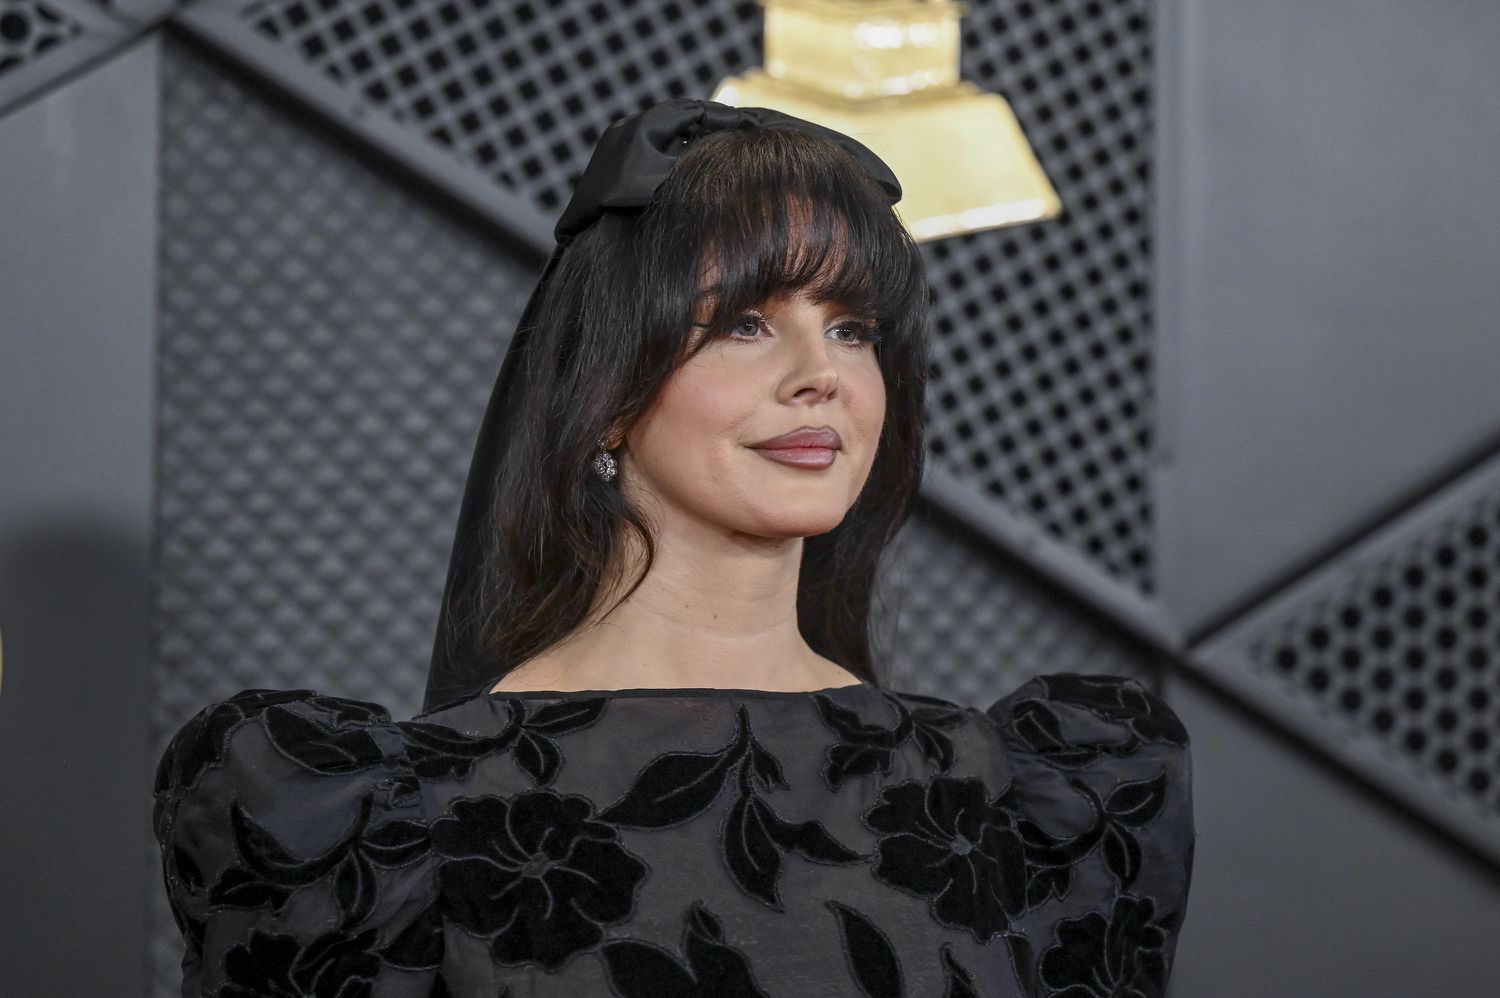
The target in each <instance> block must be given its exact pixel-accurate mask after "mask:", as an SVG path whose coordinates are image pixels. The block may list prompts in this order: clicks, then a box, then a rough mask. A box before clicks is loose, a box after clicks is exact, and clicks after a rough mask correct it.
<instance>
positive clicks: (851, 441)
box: [619, 292, 885, 538]
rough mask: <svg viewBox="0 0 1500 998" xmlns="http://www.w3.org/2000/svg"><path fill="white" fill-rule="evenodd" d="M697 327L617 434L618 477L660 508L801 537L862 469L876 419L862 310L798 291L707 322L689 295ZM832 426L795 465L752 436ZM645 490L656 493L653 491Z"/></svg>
mask: <svg viewBox="0 0 1500 998" xmlns="http://www.w3.org/2000/svg"><path fill="white" fill-rule="evenodd" d="M697 304H698V308H697V314H696V315H695V317H694V323H695V326H694V328H693V330H692V334H693V336H694V338H695V341H696V339H697V338H701V337H703V336H705V335H712V336H713V341H712V342H710V343H709V344H708V345H707V346H705V347H704V348H703V349H702V350H700V351H699V352H698V353H697V354H696V355H694V356H693V357H692V359H690V360H688V361H687V362H686V363H685V364H684V365H683V366H682V367H680V368H679V369H678V370H677V371H676V372H674V373H673V375H672V377H671V378H670V379H669V380H668V382H667V383H666V385H665V386H664V387H663V389H662V392H661V394H660V395H659V396H658V397H657V399H656V401H655V402H654V403H653V405H652V407H651V408H650V409H649V410H648V411H647V412H646V413H645V414H644V415H643V416H642V417H641V418H640V419H639V420H637V422H636V423H635V425H634V426H632V427H631V428H630V429H629V430H628V431H627V433H626V435H625V446H624V449H623V451H622V452H621V453H620V455H619V456H620V458H621V478H622V483H623V485H624V487H625V488H627V489H639V490H641V491H643V492H645V493H646V500H647V501H646V503H645V505H646V506H647V508H653V509H659V510H660V513H661V514H662V515H665V516H668V517H686V518H689V519H690V520H693V521H698V522H703V523H710V524H718V525H720V526H722V527H723V528H724V529H726V530H728V531H731V532H735V533H743V534H750V535H754V536H758V537H767V538H778V537H793V536H798V537H806V536H812V535H816V534H822V533H826V532H827V531H829V530H832V529H833V528H834V527H836V526H838V524H839V523H840V521H842V520H843V518H844V515H845V514H846V513H847V512H848V511H849V508H850V507H851V506H852V505H853V504H854V501H855V499H856V498H857V497H858V496H859V492H860V489H862V488H863V487H864V484H865V480H866V479H867V478H868V477H869V474H870V468H871V466H872V464H873V463H874V460H875V451H876V447H877V444H878V442H879V440H880V431H881V427H882V426H883V425H884V422H885V382H884V381H883V380H882V378H881V373H880V367H879V364H878V362H877V360H876V357H875V347H874V345H873V344H871V343H869V342H867V341H866V339H865V336H866V326H865V324H864V323H863V322H862V321H861V319H860V317H859V316H858V315H856V314H855V313H853V312H850V311H848V310H847V309H844V308H841V307H840V306H837V305H833V304H827V305H820V304H817V303H815V302H813V301H811V300H810V299H808V298H807V297H806V296H805V295H804V294H803V293H800V292H799V293H797V294H795V295H792V296H788V297H784V298H780V299H774V300H771V301H766V302H762V303H761V305H759V306H758V307H757V308H756V309H755V310H753V311H749V312H745V313H742V314H741V316H740V317H739V318H738V319H736V320H735V322H734V323H733V325H732V326H731V328H730V329H729V330H728V331H726V332H723V333H713V334H711V333H710V332H709V331H708V330H707V329H705V328H703V327H702V326H700V325H697V324H698V323H704V322H707V321H708V318H709V315H710V309H709V306H710V305H711V304H712V302H711V301H710V300H708V299H707V298H702V299H700V300H699V302H698V303H697ZM803 427H811V428H814V429H822V428H824V427H831V428H832V429H833V430H834V431H835V432H836V433H837V434H838V437H839V441H840V446H839V448H838V449H837V450H835V451H834V452H833V455H832V457H833V459H832V462H831V463H829V464H827V466H826V467H809V466H803V467H794V466H790V465H788V464H784V463H780V462H778V461H775V460H772V459H770V458H768V457H766V456H765V453H764V452H763V451H762V450H758V449H756V446H755V445H757V444H759V443H761V442H762V441H765V440H768V439H770V438H772V437H777V436H780V435H781V434H784V433H788V432H790V431H792V430H797V429H800V428H803ZM652 500H654V502H653V501H652Z"/></svg>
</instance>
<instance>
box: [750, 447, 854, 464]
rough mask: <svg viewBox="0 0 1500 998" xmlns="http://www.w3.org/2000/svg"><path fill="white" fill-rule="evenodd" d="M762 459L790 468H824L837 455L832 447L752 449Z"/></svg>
mask: <svg viewBox="0 0 1500 998" xmlns="http://www.w3.org/2000/svg"><path fill="white" fill-rule="evenodd" d="M750 449H751V450H753V451H755V452H756V453H757V454H760V455H761V456H762V457H765V458H768V459H770V460H772V461H775V462H776V463H777V464H785V465H787V466H789V467H792V468H826V467H828V466H829V465H830V464H832V463H833V456H834V454H835V453H837V452H836V451H835V450H834V449H833V448H832V447H752V448H750Z"/></svg>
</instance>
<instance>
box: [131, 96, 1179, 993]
mask: <svg viewBox="0 0 1500 998" xmlns="http://www.w3.org/2000/svg"><path fill="white" fill-rule="evenodd" d="M899 196H900V187H899V185H898V184H897V183H896V180H895V178H894V177H893V176H892V175H891V174H890V171H889V170H888V169H887V168H886V167H885V164H883V163H882V162H881V161H880V160H879V159H878V157H876V156H875V155H874V154H873V153H872V152H870V150H868V149H866V148H865V147H863V146H862V145H860V144H859V143H857V142H854V141H853V140H852V139H850V138H848V137H847V136H842V135H839V134H838V133H835V132H830V131H828V130H827V129H822V128H819V127H818V126H816V125H813V124H810V123H808V122H804V121H800V120H799V119H795V118H789V117H787V116H785V115H781V114H778V113H776V112H773V111H768V110H765V109H755V108H746V109H734V108H728V107H725V106H723V105H719V104H714V103H712V102H708V101H693V100H674V101H667V102H665V103H663V104H659V105H656V106H655V107H652V108H649V109H647V110H646V111H643V112H641V113H639V114H637V115H632V116H630V117H628V118H625V119H622V120H621V121H618V122H616V123H615V124H614V125H612V126H611V127H610V129H609V130H608V131H607V132H606V133H605V135H604V136H603V137H602V138H601V141H600V143H599V147H598V148H597V149H596V151H595V153H594V156H593V158H592V159H591V160H590V163H589V166H588V168H587V169H586V170H585V172H584V174H583V176H582V177H581V178H580V180H579V183H578V185H577V190H576V192H575V195H574V198H573V200H572V201H571V202H570V203H569V206H568V208H567V210H565V211H564V213H563V215H562V217H561V218H560V220H559V222H558V230H557V233H558V248H557V250H556V251H555V252H554V254H553V256H552V258H551V260H550V261H549V262H548V265H547V267H546V269H545V270H544V271H543V275H542V279H541V280H540V281H539V282H538V285H537V290H536V293H535V294H533V296H532V298H531V301H530V302H529V303H528V305H527V307H526V310H525V312H524V313H523V316H522V320H521V324H520V327H519V329H518V330H517V333H516V336H515V338H514V339H513V341H512V343H511V346H510V349H509V351H508V353H507V356H506V362H505V364H504V365H503V366H502V369H501V374H500V377H499V378H498V380H497V382H496V386H495V394H494V396H493V397H492V399H491V404H490V407H489V410H488V411H487V412H486V415H485V422H484V425H483V427H482V429H481V432H480V436H479V445H478V447H477V449H476V454H475V460H474V464H473V466H472V468H471V471H470V475H469V481H468V485H467V489H466V493H465V499H464V504H463V509H462V511H461V514H460V523H459V529H458V531H457V536H456V538H455V544H454V551H453V561H452V563H451V566H450V572H449V578H448V585H447V587H446V590H445V592H444V596H443V605H442V612H441V617H440V624H439V639H438V641H437V643H436V645H435V650H434V658H433V663H432V669H431V672H430V677H429V689H428V703H427V705H426V706H427V708H428V709H427V710H426V712H425V713H423V714H420V715H418V716H417V717H416V718H414V719H412V720H410V721H400V722H396V721H392V719H391V717H390V714H389V712H388V711H387V710H385V709H384V708H383V707H381V706H379V705H377V704H372V703H366V702H361V701H356V700H350V699H345V698H340V697H335V696H323V695H318V694H316V693H314V692H312V691H308V690H289V691H269V690H247V691H245V692H243V693H240V694H238V695H236V696H234V697H231V698H229V699H228V700H225V701H222V702H220V703H217V704H212V705H209V706H208V707H206V708H205V709H204V710H203V711H201V712H200V713H199V714H198V715H197V716H196V717H195V718H193V720H191V721H190V722H188V724H187V725H185V726H184V727H183V728H182V730H181V731H180V732H178V733H177V735H176V737H175V738H174V739H173V741H172V743H171V745H170V747H169V748H168V749H167V752H166V753H165V755H164V756H163V758H162V760H161V764H160V766H159V768H158V772H157V780H156V810H155V823H156V831H157V836H158V839H159V841H160V842H161V846H162V857H163V866H164V872H165V881H166V885H167V890H168V893H169V896H170V898H171V902H172V908H173V911H174V913H175V915H176V917H177V920H178V924H179V926H180V927H181V929H182V931H183V934H184V937H185V939H186V942H187V955H186V958H185V960H184V987H183V993H184V994H185V995H199V994H217V995H226V996H248V995H263V994H272V995H319V996H322V995H338V996H339V998H354V996H365V995H369V996H377V998H383V996H416V995H459V996H466V998H468V996H473V998H478V996H481V995H482V996H485V998H493V996H495V995H515V996H520V995H558V996H564V995H566V996H577V995H609V994H613V995H621V996H629V998H634V996H648V995H649V996H658V995H664V996H678V995H683V996H698V995H701V996H720V995H744V996H749V995H775V996H782V995H785V996H793V995H809V994H816V995H849V996H861V995H864V996H926V995H945V996H961V995H975V996H978V995H996V996H1066V998H1084V996H1093V995H1099V996H1103V995H1139V996H1160V995H1162V994H1164V992H1165V986H1166V980H1167V975H1168V970H1169V968H1170V965H1171V961H1172V957H1173V954H1174V950H1175V946H1176V940H1177V934H1178V931H1179V929H1180V926H1181V924H1182V920H1183V916H1184V914H1185V907H1186V900H1187V892H1188V885H1189V880H1190V877H1191V869H1192V865H1191V864H1192V849H1193V826H1192V805H1191V787H1190V761H1189V753H1188V740H1187V733H1186V731H1185V730H1184V729H1183V727H1182V725H1181V723H1180V722H1179V720H1178V719H1177V717H1176V715H1175V714H1174V713H1173V712H1172V710H1171V709H1170V708H1169V707H1168V706H1167V704H1166V703H1165V702H1164V701H1162V700H1161V699H1160V698H1159V697H1157V696H1155V695H1154V694H1152V693H1151V692H1150V691H1148V690H1147V689H1145V688H1144V687H1143V686H1141V685H1140V684H1139V683H1138V682H1137V681H1136V680H1134V679H1130V678H1125V677H1120V676H1108V675H1096V676H1085V675H1078V674H1072V673H1050V674H1046V675H1042V676H1039V677H1036V678H1034V679H1032V680H1030V681H1029V682H1027V683H1024V684H1022V685H1021V686H1020V687H1019V688H1017V689H1016V690H1014V691H1013V692H1012V693H1010V694H1009V695H1007V696H1006V697H1004V698H1002V699H1001V700H1000V701H998V702H997V703H995V704H993V705H992V706H990V707H989V708H988V709H987V710H983V711H981V710H977V709H974V708H969V707H963V706H960V705H957V704H953V703H949V702H947V701H944V700H941V699H935V698H931V697H925V696H917V695H913V694H908V693H901V692H898V691H894V690H889V689H886V688H884V687H882V686H881V685H880V684H879V682H878V681H877V676H876V668H875V662H874V657H873V654H872V650H871V643H870V641H869V636H868V635H869V624H870V616H871V615H870V604H871V600H872V594H873V592H874V582H875V576H876V569H877V565H878V563H879V559H880V556H881V554H882V552H883V551H884V549H885V546H886V544H887V543H888V541H889V540H890V539H891V537H892V536H893V535H894V534H895V532H896V531H897V529H898V528H899V527H900V525H901V524H902V522H903V521H904V520H905V518H906V516H907V514H908V512H909V510H910V508H911V503H912V499H913V497H914V495H915V493H916V490H917V484H918V481H919V479H920V477H921V466H922V413H923V390H924V387H925V369H926V360H925V356H926V354H925V351H926V340H925V336H926V315H925V309H926V304H927V288H926V284H925V279H924V276H923V272H922V266H921V260H920V257H919V255H918V253H917V251H916V248H915V247H914V246H913V244H912V242H911V240H910V238H909V237H908V235H907V234H906V232H905V230H904V229H903V228H902V227H901V225H900V223H899V219H897V217H896V216H895V214H894V212H893V211H892V210H891V205H892V204H893V203H894V202H895V201H896V200H897V199H898V198H899Z"/></svg>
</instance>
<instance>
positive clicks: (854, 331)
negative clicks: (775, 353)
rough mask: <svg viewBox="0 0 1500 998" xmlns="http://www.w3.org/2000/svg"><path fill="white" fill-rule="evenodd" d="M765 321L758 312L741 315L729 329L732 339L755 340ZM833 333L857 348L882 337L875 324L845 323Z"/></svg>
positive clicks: (834, 329) (877, 340) (838, 326)
mask: <svg viewBox="0 0 1500 998" xmlns="http://www.w3.org/2000/svg"><path fill="white" fill-rule="evenodd" d="M765 321H766V319H765V316H763V315H761V314H759V313H757V312H745V313H743V314H741V315H740V317H739V318H738V319H737V320H735V323H734V325H732V326H731V327H730V328H729V333H730V339H737V340H738V339H755V338H756V335H755V334H756V333H758V332H760V329H761V326H762V325H763V324H764V323H765ZM833 331H834V332H835V333H837V334H840V335H839V336H838V337H837V338H838V340H839V341H840V342H841V343H845V344H848V345H849V346H855V347H863V346H865V345H867V344H872V343H877V342H879V340H880V336H881V334H880V332H879V330H878V328H877V325H876V323H874V322H859V321H854V322H844V323H840V324H839V325H837V326H834V327H833ZM739 334H744V335H739Z"/></svg>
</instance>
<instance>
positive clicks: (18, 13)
mask: <svg viewBox="0 0 1500 998" xmlns="http://www.w3.org/2000/svg"><path fill="white" fill-rule="evenodd" d="M82 31H83V25H81V24H80V23H79V22H78V21H76V20H74V19H73V18H71V17H69V16H68V15H67V14H66V13H64V12H63V11H62V10H59V9H58V8H57V7H55V6H53V5H51V4H46V3H39V2H38V0H0V75H3V74H4V73H5V72H7V71H8V70H11V69H15V68H17V67H18V66H21V65H24V64H25V63H28V62H30V61H31V60H32V59H35V58H36V57H37V56H39V55H41V54H42V53H43V52H46V51H47V50H48V49H51V48H53V47H54V46H56V45H60V44H62V43H63V42H65V41H67V40H68V39H69V38H72V37H74V36H76V35H78V34H81V33H82Z"/></svg>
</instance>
